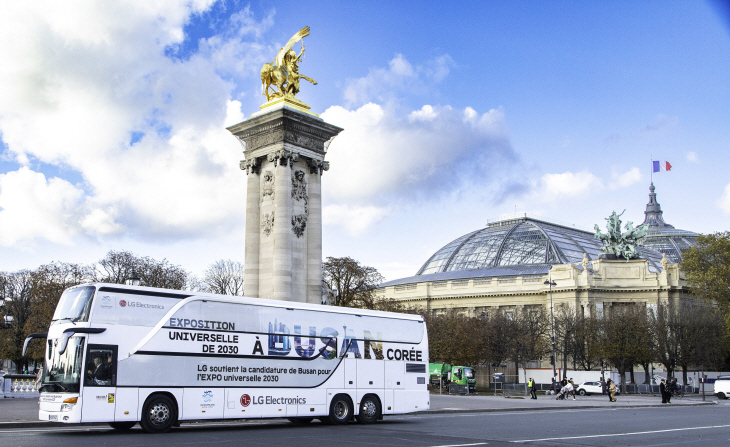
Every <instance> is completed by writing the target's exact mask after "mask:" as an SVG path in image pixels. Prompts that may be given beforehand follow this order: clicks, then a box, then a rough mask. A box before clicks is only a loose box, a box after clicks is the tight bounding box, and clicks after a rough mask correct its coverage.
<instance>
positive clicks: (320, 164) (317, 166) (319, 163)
mask: <svg viewBox="0 0 730 447" xmlns="http://www.w3.org/2000/svg"><path fill="white" fill-rule="evenodd" d="M307 165H309V173H310V174H319V175H322V173H323V172H324V171H329V169H330V162H328V161H324V160H317V159H314V158H310V159H308V160H307Z"/></svg>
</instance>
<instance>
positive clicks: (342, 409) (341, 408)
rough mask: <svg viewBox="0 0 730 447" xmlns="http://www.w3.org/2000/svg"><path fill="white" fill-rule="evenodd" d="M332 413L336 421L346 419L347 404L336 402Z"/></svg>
mask: <svg viewBox="0 0 730 447" xmlns="http://www.w3.org/2000/svg"><path fill="white" fill-rule="evenodd" d="M334 413H335V417H336V418H337V419H344V418H346V417H347V413H348V408H347V404H346V403H345V402H342V401H340V402H337V403H336V404H335V411H334Z"/></svg>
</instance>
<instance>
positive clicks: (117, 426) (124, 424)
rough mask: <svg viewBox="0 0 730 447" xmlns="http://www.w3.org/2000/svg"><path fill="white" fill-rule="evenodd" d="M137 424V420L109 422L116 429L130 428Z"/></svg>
mask: <svg viewBox="0 0 730 447" xmlns="http://www.w3.org/2000/svg"><path fill="white" fill-rule="evenodd" d="M135 425H137V422H131V421H130V422H109V426H110V427H111V428H113V429H114V430H129V429H130V428H132V427H134V426H135Z"/></svg>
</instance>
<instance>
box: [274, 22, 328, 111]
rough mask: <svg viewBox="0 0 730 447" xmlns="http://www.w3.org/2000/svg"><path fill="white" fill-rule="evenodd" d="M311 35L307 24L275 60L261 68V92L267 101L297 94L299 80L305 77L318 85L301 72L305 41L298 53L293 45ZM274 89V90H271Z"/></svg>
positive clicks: (280, 51)
mask: <svg viewBox="0 0 730 447" xmlns="http://www.w3.org/2000/svg"><path fill="white" fill-rule="evenodd" d="M308 35H309V27H308V26H305V27H304V28H302V29H301V30H299V32H297V33H296V34H294V35H293V36H292V38H291V39H289V42H287V43H286V45H284V48H282V49H281V50H279V54H277V55H276V59H275V60H274V62H271V63H268V62H267V63H265V64H264V67H263V68H262V69H261V94H262V95H265V96H266V101H267V102H268V101H271V100H272V99H274V98H283V97H284V96H292V97H294V96H296V94H297V93H299V80H300V79H304V80H307V81H309V82H311V83H312V84H314V85H317V81H315V80H314V79H312V78H310V77H307V76H304V75H302V74H299V62H301V61H302V60H303V56H304V42H302V50H301V51H300V52H299V54H297V52H296V51H294V50H292V47H293V46H294V44H296V43H297V42H299V41H301V40H302V39H303V38H305V37H307V36H308ZM270 90H272V91H270Z"/></svg>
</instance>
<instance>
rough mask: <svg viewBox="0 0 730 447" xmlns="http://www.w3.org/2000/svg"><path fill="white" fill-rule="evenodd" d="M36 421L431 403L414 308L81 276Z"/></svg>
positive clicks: (146, 424)
mask: <svg viewBox="0 0 730 447" xmlns="http://www.w3.org/2000/svg"><path fill="white" fill-rule="evenodd" d="M33 338H42V339H45V342H46V356H45V365H44V368H43V375H42V388H41V397H40V411H39V418H40V419H41V420H44V421H58V422H66V423H80V422H108V423H109V424H110V425H111V426H112V427H114V428H116V429H129V428H131V427H133V426H134V425H135V424H136V423H137V422H139V424H140V426H141V427H142V429H143V430H145V431H147V432H164V431H167V430H169V429H170V428H171V427H172V426H174V425H176V424H178V423H179V421H183V420H204V419H243V418H245V419H249V418H268V417H283V418H288V419H289V420H291V421H292V422H295V423H308V422H310V421H312V420H313V419H314V418H319V419H320V420H322V421H323V422H329V423H333V424H344V423H347V422H348V421H350V420H351V419H352V418H353V417H355V418H356V419H357V420H358V421H359V422H361V423H372V422H375V421H377V420H378V419H380V418H382V416H383V415H389V414H402V413H411V412H415V411H421V410H426V409H428V408H429V405H430V402H429V400H430V399H429V392H428V385H427V383H428V379H427V376H428V337H427V334H426V325H425V324H424V321H423V317H421V316H417V315H407V314H397V313H390V312H376V311H368V310H362V309H349V308H340V307H331V306H320V305H312V304H302V303H293V302H287V301H272V300H263V299H256V298H241V297H229V296H222V295H212V294H204V293H196V292H184V291H177V290H167V289H156V288H149V287H133V286H122V285H116V284H87V285H81V286H77V287H73V288H71V289H68V290H66V291H65V292H64V293H63V295H62V296H61V299H60V301H59V303H58V306H57V308H56V312H55V314H54V316H53V321H52V322H51V326H50V328H49V330H48V333H47V334H33V335H31V336H29V337H28V339H27V340H26V343H25V346H24V353H25V350H26V349H27V347H28V343H29V342H30V341H31V340H32V339H33Z"/></svg>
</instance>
